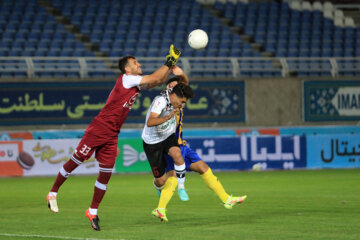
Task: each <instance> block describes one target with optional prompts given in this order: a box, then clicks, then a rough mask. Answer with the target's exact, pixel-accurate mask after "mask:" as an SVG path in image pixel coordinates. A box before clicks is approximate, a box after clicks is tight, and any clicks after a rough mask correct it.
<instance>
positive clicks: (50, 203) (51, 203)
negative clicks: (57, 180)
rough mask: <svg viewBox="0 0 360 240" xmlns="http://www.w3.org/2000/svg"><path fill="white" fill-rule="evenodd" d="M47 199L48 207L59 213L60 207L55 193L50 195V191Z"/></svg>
mask: <svg viewBox="0 0 360 240" xmlns="http://www.w3.org/2000/svg"><path fill="white" fill-rule="evenodd" d="M46 201H47V203H48V207H49V209H50V211H52V212H54V213H57V212H59V208H58V205H57V200H56V196H55V195H50V193H49V194H48V195H47V196H46Z"/></svg>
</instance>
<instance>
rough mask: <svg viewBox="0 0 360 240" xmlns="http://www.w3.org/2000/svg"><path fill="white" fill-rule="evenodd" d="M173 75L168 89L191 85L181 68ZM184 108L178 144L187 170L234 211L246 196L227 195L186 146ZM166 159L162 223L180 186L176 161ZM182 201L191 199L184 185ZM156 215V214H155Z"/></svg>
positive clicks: (160, 191)
mask: <svg viewBox="0 0 360 240" xmlns="http://www.w3.org/2000/svg"><path fill="white" fill-rule="evenodd" d="M172 71H173V73H174V74H175V75H176V77H174V78H171V79H169V80H168V82H167V88H168V89H172V88H174V87H175V86H176V85H177V84H178V83H180V82H181V83H183V84H186V85H188V84H189V78H188V77H187V75H186V74H185V73H184V72H183V71H182V69H181V68H179V67H178V66H175V67H173V69H172ZM183 116H184V114H183V108H179V111H178V112H177V115H176V137H177V140H178V144H179V145H180V149H181V154H182V157H183V159H184V161H185V165H186V170H188V171H194V172H198V173H199V174H200V175H201V178H202V179H203V181H204V182H205V184H206V185H207V186H208V187H209V188H210V189H211V190H213V191H214V192H215V193H216V195H217V196H218V197H219V198H220V200H221V201H222V202H223V203H224V207H225V208H227V209H232V207H233V206H235V205H238V204H240V203H242V202H243V201H244V200H245V199H246V197H247V196H246V195H244V196H241V197H233V196H232V195H229V194H228V193H226V191H225V189H224V188H223V186H222V184H221V183H220V181H219V180H218V178H217V177H216V176H215V175H214V174H213V173H212V171H211V168H210V167H209V166H208V165H207V164H206V163H205V162H204V161H203V160H201V158H200V157H199V156H198V154H197V153H196V152H195V151H193V150H192V149H191V148H189V147H188V146H186V141H185V140H183V137H182V127H183ZM165 159H166V172H167V173H168V178H167V180H166V182H165V184H164V186H163V187H162V188H158V187H156V185H154V186H155V188H156V189H157V192H158V194H159V196H161V194H163V193H165V194H166V195H167V198H162V197H160V201H159V206H158V208H157V209H158V210H160V211H162V212H161V214H158V217H159V218H160V219H161V220H162V221H166V222H167V221H168V219H167V217H166V206H167V204H168V202H169V201H170V199H171V197H172V195H173V193H174V191H175V189H176V186H177V185H178V181H177V180H176V173H175V170H174V160H173V159H172V158H171V157H170V156H169V155H168V154H165ZM178 192H179V196H180V199H181V200H182V201H187V200H189V197H188V195H187V193H186V190H185V187H184V186H183V185H182V186H180V187H179V189H178ZM154 215H155V214H154Z"/></svg>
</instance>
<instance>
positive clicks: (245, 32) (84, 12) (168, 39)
mask: <svg viewBox="0 0 360 240" xmlns="http://www.w3.org/2000/svg"><path fill="white" fill-rule="evenodd" d="M0 3H1V5H0V6H1V9H0V13H1V14H0V30H1V43H0V68H1V69H2V70H3V71H2V72H1V77H82V78H84V77H102V76H103V77H113V76H115V74H116V73H117V72H116V71H115V68H116V59H117V58H118V57H120V56H123V55H127V54H131V55H134V56H136V57H137V58H146V59H148V60H149V63H148V64H147V65H146V64H144V66H149V67H148V68H145V69H144V72H145V73H148V72H151V71H152V70H153V67H155V66H156V65H158V63H159V62H160V59H161V58H162V57H163V56H165V55H166V52H167V49H168V46H169V45H170V44H171V43H174V44H175V45H176V46H177V47H179V48H180V49H182V52H183V54H182V60H181V62H180V63H179V64H180V65H181V66H182V67H183V68H184V69H185V70H186V71H187V72H188V73H190V75H191V76H201V77H202V76H206V77H234V76H236V77H238V76H244V77H274V76H275V77H276V76H288V75H292V74H293V75H298V76H335V75H350V76H353V75H360V70H358V69H359V66H360V60H359V59H355V57H360V27H356V25H355V23H354V21H353V19H352V18H349V17H346V16H344V14H343V11H341V10H338V9H335V7H334V5H333V4H332V3H330V2H325V3H322V2H319V1H315V2H313V3H311V2H308V1H302V2H300V1H289V2H279V1H264V2H258V1H257V2H252V1H246V0H242V1H236V0H232V1H224V0H221V1H206V0H203V1H200V2H199V1H195V0H183V1H168V0H153V1H150V0H134V1H105V0H83V1H80V0H51V1H36V0H29V1H25V0H17V1H15V0H9V1H5V0H3V1H0ZM170 5H171V7H170ZM175 16H176V17H175ZM196 28H201V29H203V30H205V31H206V32H207V33H208V35H209V39H210V41H209V45H208V47H207V48H205V49H204V50H201V51H195V50H193V49H191V48H190V47H189V46H188V45H187V43H186V39H187V34H188V33H189V32H190V31H192V30H193V29H196ZM95 56H101V57H105V58H94V57H95Z"/></svg>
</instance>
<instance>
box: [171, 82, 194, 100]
mask: <svg viewBox="0 0 360 240" xmlns="http://www.w3.org/2000/svg"><path fill="white" fill-rule="evenodd" d="M173 93H174V94H176V96H178V97H180V98H183V97H186V99H190V98H193V97H194V92H193V90H192V88H191V87H190V86H188V85H185V84H183V83H178V84H176V86H175V87H174V88H173V89H172V91H171V94H173Z"/></svg>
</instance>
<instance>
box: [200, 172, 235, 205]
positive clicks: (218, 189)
mask: <svg viewBox="0 0 360 240" xmlns="http://www.w3.org/2000/svg"><path fill="white" fill-rule="evenodd" d="M201 178H202V179H203V180H204V182H205V184H206V185H207V186H208V187H209V188H210V189H211V190H213V191H214V192H215V193H216V195H218V197H219V198H220V200H221V201H222V202H223V203H225V202H226V200H227V199H228V198H229V196H230V195H229V194H227V193H226V192H225V189H224V187H223V186H222V185H221V183H220V181H219V180H218V178H217V177H216V176H215V175H214V174H213V173H212V171H211V168H209V169H208V170H207V171H206V172H205V173H204V174H202V175H201Z"/></svg>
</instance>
